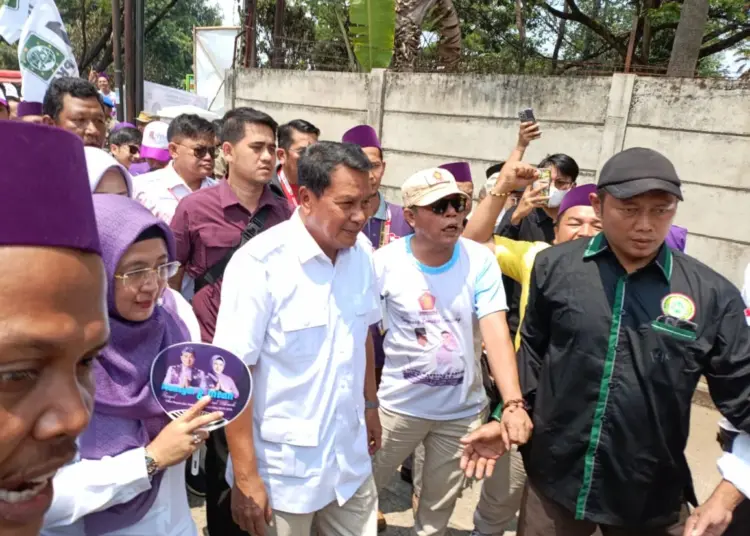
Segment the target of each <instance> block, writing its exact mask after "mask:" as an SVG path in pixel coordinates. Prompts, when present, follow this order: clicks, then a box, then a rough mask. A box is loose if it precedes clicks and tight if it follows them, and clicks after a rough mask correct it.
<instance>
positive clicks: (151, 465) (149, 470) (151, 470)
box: [146, 452, 159, 480]
mask: <svg viewBox="0 0 750 536" xmlns="http://www.w3.org/2000/svg"><path fill="white" fill-rule="evenodd" d="M158 472H159V464H157V463H156V460H154V459H153V458H152V457H151V456H149V454H148V452H146V474H147V475H148V478H149V480H151V479H152V478H153V477H154V475H155V474H156V473H158Z"/></svg>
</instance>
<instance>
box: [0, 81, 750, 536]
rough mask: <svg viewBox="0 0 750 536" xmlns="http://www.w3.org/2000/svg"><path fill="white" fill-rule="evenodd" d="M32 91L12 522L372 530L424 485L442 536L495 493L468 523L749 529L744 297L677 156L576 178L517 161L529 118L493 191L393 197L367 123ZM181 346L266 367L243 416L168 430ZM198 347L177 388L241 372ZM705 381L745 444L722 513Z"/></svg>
mask: <svg viewBox="0 0 750 536" xmlns="http://www.w3.org/2000/svg"><path fill="white" fill-rule="evenodd" d="M92 82H96V84H97V86H98V87H97V86H95V85H94V84H93V83H92ZM8 93H9V90H8V89H7V88H6V90H4V91H3V92H2V93H0V119H9V120H1V121H0V137H1V138H2V140H3V141H2V146H3V148H4V156H3V158H2V160H3V163H4V174H3V181H2V188H3V195H2V196H0V229H2V232H0V237H1V238H0V259H2V265H3V267H4V271H3V274H2V276H0V281H1V282H2V283H1V284H0V326H2V329H0V350H2V351H0V424H2V427H1V428H0V430H1V431H0V438H2V439H1V440H0V534H2V535H13V536H31V535H37V534H40V533H41V534H45V535H71V536H72V535H97V536H98V535H122V536H126V535H127V536H146V535H153V534H159V535H169V536H193V535H197V534H198V528H197V527H196V525H195V523H194V522H193V519H192V517H191V512H190V507H189V503H188V489H189V490H190V492H191V493H198V494H201V495H204V496H205V502H206V514H207V525H208V526H207V531H208V533H209V534H211V535H212V536H232V535H246V534H252V535H255V536H310V535H311V534H319V535H321V536H335V535H340V536H374V535H375V534H377V533H378V532H382V531H386V530H388V529H387V525H386V523H385V518H384V516H383V515H382V513H381V512H380V511H379V500H378V497H379V494H380V492H381V491H382V490H383V489H384V487H385V486H387V485H388V484H389V482H390V480H391V479H392V478H394V477H395V476H396V475H397V474H398V473H397V471H398V470H399V469H400V471H401V478H403V479H405V480H407V481H408V482H409V483H410V484H411V485H412V486H413V500H412V502H413V509H414V517H415V519H414V527H413V533H414V534H415V535H417V536H428V535H443V534H446V533H447V531H448V523H449V519H450V517H451V515H452V513H453V510H454V507H455V504H456V501H457V499H458V498H459V496H460V494H461V493H462V491H463V489H464V488H465V486H466V485H467V482H469V481H470V480H472V479H479V480H482V481H483V482H482V491H481V496H480V499H479V503H478V504H477V507H476V511H475V514H474V531H473V532H472V534H473V536H499V535H502V534H503V533H504V531H506V530H510V529H509V527H511V526H512V525H514V524H515V522H516V518H517V530H518V534H519V535H522V536H577V535H581V536H589V535H592V534H595V533H597V534H602V535H604V536H667V535H669V536H719V535H720V534H727V535H731V536H739V535H744V536H747V535H748V534H750V501H748V499H747V498H746V497H747V496H750V436H748V432H750V296H747V294H745V296H744V300H745V301H744V302H743V295H742V294H741V293H740V291H739V290H738V289H737V288H736V287H735V286H734V285H733V284H732V283H731V282H729V281H728V280H727V279H725V278H724V277H722V276H721V275H719V274H718V273H716V272H715V271H713V270H712V269H711V268H709V267H707V266H706V265H704V264H702V263H700V262H699V261H697V260H695V259H693V258H692V257H690V256H689V255H688V254H687V253H685V249H686V245H687V230H686V229H684V228H682V227H678V226H675V225H673V220H674V217H675V214H676V212H677V210H678V205H679V202H680V201H682V198H683V194H682V187H681V181H680V178H679V175H678V173H677V171H676V170H675V168H674V166H673V165H672V163H671V162H670V161H669V160H668V159H667V158H666V157H665V156H664V155H662V154H660V153H658V152H656V151H654V150H651V149H648V148H632V149H628V150H625V151H623V152H621V153H619V154H616V155H615V156H613V157H612V158H611V159H610V160H609V161H608V162H607V163H606V164H605V165H604V167H603V168H602V169H601V170H600V172H599V176H598V182H597V184H579V167H578V165H577V163H576V161H575V159H574V158H573V157H571V156H569V155H565V154H552V155H549V156H547V157H546V158H544V159H543V160H542V161H541V162H540V163H539V164H538V165H531V164H529V163H527V162H525V161H524V154H525V151H526V150H527V148H528V147H529V145H530V144H531V143H534V140H536V139H538V138H539V137H541V136H542V135H543V133H542V130H541V126H540V125H539V124H538V123H536V122H533V121H528V122H522V123H521V124H520V126H519V135H518V143H517V145H516V147H514V148H512V150H511V152H510V155H509V156H508V157H507V159H506V160H504V161H498V162H497V163H495V164H494V165H492V166H490V167H489V168H488V169H487V172H486V173H487V177H486V178H487V181H486V184H485V186H484V187H483V188H482V189H481V190H480V191H479V192H477V195H476V198H475V195H474V183H475V178H474V177H472V173H471V167H470V165H469V163H468V162H447V163H438V162H436V163H435V166H434V167H430V168H427V169H423V170H415V172H414V173H413V174H412V175H411V176H410V177H403V178H399V180H398V181H397V182H401V183H402V184H401V188H400V200H401V203H400V204H399V203H395V202H393V201H389V200H386V195H385V192H384V189H383V188H381V183H382V180H383V177H384V175H385V173H386V170H387V161H386V154H385V153H384V151H383V148H382V146H381V144H380V140H379V137H378V133H377V132H376V131H375V130H374V129H373V128H372V127H370V126H368V125H352V126H351V128H350V129H349V130H347V131H346V132H345V133H344V135H343V136H342V138H341V141H340V142H335V141H322V140H321V139H320V138H321V137H325V136H326V133H324V132H323V133H322V132H321V131H320V129H318V128H317V127H316V126H315V125H313V124H311V123H310V122H308V121H306V120H304V119H296V120H293V121H290V122H288V123H286V124H283V125H278V124H277V122H276V121H275V120H274V119H273V118H272V117H271V116H269V115H268V114H267V113H264V112H263V111H260V110H256V109H253V108H249V107H240V108H235V109H232V110H229V111H228V112H227V113H226V114H225V115H224V117H223V118H222V119H221V120H220V121H216V122H210V121H208V120H206V119H204V118H202V117H200V116H198V115H181V116H178V117H176V118H175V119H172V120H171V121H169V122H166V121H161V120H160V119H159V118H158V117H156V116H153V115H149V114H146V113H142V114H140V115H139V116H138V119H137V120H136V123H135V124H129V123H119V124H117V123H115V121H114V120H113V119H112V115H111V113H110V110H108V109H107V108H108V107H107V99H110V104H113V106H116V105H117V102H116V100H114V99H113V97H112V95H113V94H112V93H111V91H110V90H109V83H108V80H107V78H106V76H94V75H92V77H91V81H86V80H82V79H77V78H59V79H56V80H54V81H53V82H52V83H51V84H50V86H49V89H48V91H47V94H46V95H45V97H44V101H43V102H42V103H32V102H29V103H27V102H24V101H22V100H20V99H18V98H17V95H16V97H14V98H13V99H11V98H9V97H7V95H8ZM3 96H5V97H4V98H2V97H3ZM14 101H15V102H14ZM498 151H499V152H501V153H502V152H503V149H502V148H498ZM87 179H88V182H87ZM401 179H403V180H401ZM746 278H747V280H748V281H747V283H746V285H748V286H747V288H746V289H745V290H746V292H750V266H749V267H748V271H747V274H746ZM177 343H189V344H201V343H207V344H213V345H215V346H217V347H220V348H222V349H224V350H226V351H229V352H231V353H232V354H234V355H236V356H238V357H239V358H240V359H241V360H242V361H243V362H244V363H245V364H246V365H247V367H249V369H250V371H251V374H252V378H253V392H252V397H251V401H250V403H249V404H248V406H247V408H246V409H245V411H244V412H242V413H241V414H240V415H239V416H238V417H236V418H235V419H234V420H232V421H231V422H229V423H228V424H227V426H226V427H225V428H224V429H218V430H213V431H211V432H210V433H209V432H208V430H207V427H208V425H209V424H210V423H214V422H216V421H218V420H221V419H222V417H223V415H222V413H221V412H208V411H206V407H207V406H208V404H209V403H210V402H211V399H210V397H209V396H205V397H202V398H200V399H199V400H197V401H196V403H195V404H194V405H193V406H192V407H191V408H190V409H189V410H188V411H186V412H184V413H183V414H182V415H181V416H179V417H177V418H174V419H170V418H169V417H168V416H167V415H166V413H165V411H164V410H163V409H162V407H161V406H160V405H159V403H158V402H157V400H156V398H155V397H154V394H153V393H152V391H151V387H150V381H151V378H150V374H151V368H152V364H153V362H154V359H155V357H156V356H157V355H158V354H159V353H160V352H161V351H162V350H164V349H165V348H168V347H170V346H172V345H174V344H177ZM191 355H193V354H191V349H190V348H187V349H184V350H183V353H182V356H181V358H180V359H181V364H179V365H174V366H171V367H170V368H169V369H167V372H166V374H167V376H166V377H165V378H164V383H165V384H169V385H177V386H183V387H187V386H197V387H199V388H201V389H205V388H207V387H206V386H207V385H208V383H209V382H208V380H207V378H208V376H209V375H210V374H211V373H216V374H219V376H226V375H222V374H221V372H222V371H223V370H224V368H223V367H224V364H225V362H224V358H221V357H219V359H221V363H218V362H217V363H215V362H214V361H213V360H212V361H211V366H212V370H211V371H200V370H198V369H194V367H193V364H194V355H193V357H192V358H191ZM191 359H192V360H191ZM162 375H163V374H162ZM701 377H705V378H706V380H707V382H708V386H709V388H710V392H711V396H712V398H713V400H714V402H715V404H716V407H717V409H718V410H719V411H720V412H721V414H722V416H723V419H722V421H721V423H720V428H719V430H720V432H719V438H720V441H721V443H722V447H723V449H724V451H725V453H724V455H723V456H722V457H721V458H720V459H719V460H718V468H719V471H720V472H721V475H722V481H721V483H720V484H719V485H718V487H717V488H716V489H715V491H714V492H713V494H712V495H711V496H710V498H709V499H707V500H706V501H705V502H704V503H703V504H702V505H699V504H698V501H697V499H696V496H695V493H694V491H693V486H692V480H691V476H690V469H689V467H688V464H687V461H686V458H685V455H684V450H685V446H686V443H687V439H688V433H689V429H690V407H691V400H692V396H693V393H694V391H695V389H696V386H697V384H698V381H699V380H700V378H701ZM160 381H161V380H160ZM224 381H225V382H226V383H227V385H229V382H231V378H230V377H229V376H226V380H224ZM231 385H232V386H233V385H234V384H233V383H232V384H231ZM227 389H229V388H227ZM236 391H237V389H236V387H234V391H232V392H233V393H234V396H236V394H237V393H236ZM198 453H199V454H200V456H202V459H203V461H202V463H201V467H202V469H201V471H200V472H199V474H198V475H196V474H195V471H191V470H190V465H191V464H190V463H188V464H187V467H188V469H187V470H186V463H185V462H186V460H190V459H193V458H195V457H196V456H197V455H198Z"/></svg>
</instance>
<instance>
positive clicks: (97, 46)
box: [78, 20, 112, 72]
mask: <svg viewBox="0 0 750 536" xmlns="http://www.w3.org/2000/svg"><path fill="white" fill-rule="evenodd" d="M110 37H112V21H111V20H110V21H109V22H108V23H107V26H105V28H104V32H103V33H102V35H100V36H99V39H97V40H96V43H94V46H93V47H91V49H90V50H89V51H88V53H87V54H86V56H85V57H84V59H83V60H82V61H81V64H80V65H79V69H78V70H79V71H81V72H83V71H85V70H88V67H89V66H90V65H91V64H92V63H93V62H94V59H96V57H97V56H98V55H99V54H101V52H102V50H104V49H105V47H106V46H107V43H108V42H109V38H110ZM111 47H112V45H110V48H111ZM105 68H106V66H105ZM99 70H100V71H103V70H104V69H99Z"/></svg>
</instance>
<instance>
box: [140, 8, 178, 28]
mask: <svg viewBox="0 0 750 536" xmlns="http://www.w3.org/2000/svg"><path fill="white" fill-rule="evenodd" d="M178 1H179V0H171V1H170V2H169V3H168V4H167V5H166V6H164V8H163V9H162V10H161V11H160V12H159V13H157V14H156V16H155V17H154V18H153V19H151V22H149V23H148V24H147V25H146V29H145V30H144V31H143V33H144V34H145V35H148V34H150V33H151V32H153V31H154V29H155V28H156V25H157V24H159V23H160V22H161V20H162V19H163V18H164V17H166V16H167V13H169V10H170V9H172V8H173V7H174V6H175V4H177V2H178Z"/></svg>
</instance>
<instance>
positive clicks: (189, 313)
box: [41, 289, 201, 536]
mask: <svg viewBox="0 0 750 536" xmlns="http://www.w3.org/2000/svg"><path fill="white" fill-rule="evenodd" d="M167 292H171V293H172V294H173V296H174V298H175V301H176V305H177V307H176V309H177V315H178V316H179V317H180V319H181V320H182V321H183V322H185V325H186V326H187V328H188V332H189V333H190V339H191V340H192V341H193V342H200V340H201V331H200V325H199V324H198V319H197V318H196V317H195V313H193V309H192V308H191V307H190V304H189V303H187V302H186V301H185V299H184V298H183V297H182V296H180V294H179V293H178V292H175V291H174V290H172V289H167ZM53 486H54V498H53V500H52V506H51V507H50V509H49V510H48V511H47V514H46V515H45V516H44V526H43V528H42V532H41V534H42V536H85V534H86V533H85V530H84V516H86V515H88V514H91V513H94V512H101V511H103V510H106V509H107V508H111V507H113V506H117V505H119V504H124V503H126V502H128V501H130V500H131V499H133V498H134V497H136V496H137V495H139V494H140V493H143V492H144V491H147V490H149V489H151V481H150V480H149V478H148V474H147V472H146V451H145V449H144V448H137V449H132V450H128V451H125V452H123V453H122V454H118V455H117V456H111V457H110V456H107V457H104V458H102V459H101V460H81V459H80V458H77V459H76V460H75V461H73V462H72V463H70V464H68V465H66V466H65V467H63V468H62V469H60V470H59V471H58V472H57V474H56V475H55V477H54V479H53ZM146 534H159V535H160V536H196V535H197V534H198V529H197V528H196V526H195V523H194V522H193V518H192V515H191V514H190V505H189V504H188V502H187V495H185V466H184V464H178V465H175V466H174V467H170V468H168V469H167V470H165V471H164V475H163V476H162V479H161V485H160V487H159V493H158V494H157V495H156V500H155V501H154V504H153V505H152V506H151V508H150V509H149V511H148V512H147V513H146V515H145V516H144V517H143V519H141V520H140V521H139V522H138V523H136V524H134V525H131V526H129V527H125V528H123V529H120V530H118V531H115V532H108V533H107V535H112V536H114V535H117V536H144V535H146ZM102 536H105V535H102Z"/></svg>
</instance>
